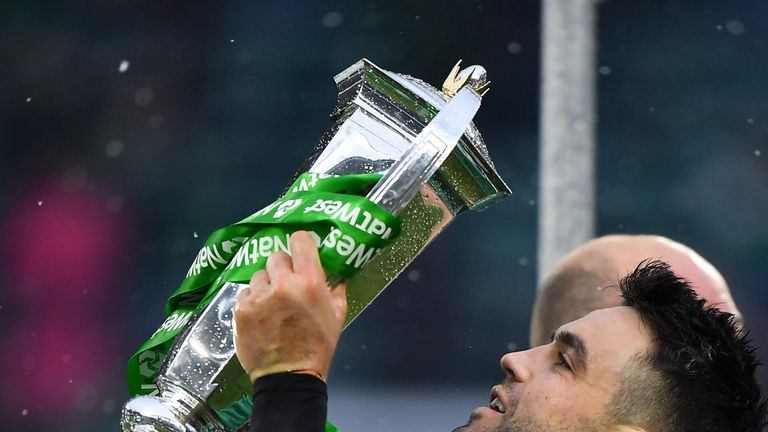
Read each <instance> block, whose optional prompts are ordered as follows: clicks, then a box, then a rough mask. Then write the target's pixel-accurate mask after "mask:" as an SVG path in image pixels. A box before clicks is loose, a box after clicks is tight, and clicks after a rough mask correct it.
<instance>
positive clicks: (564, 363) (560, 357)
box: [555, 352, 573, 371]
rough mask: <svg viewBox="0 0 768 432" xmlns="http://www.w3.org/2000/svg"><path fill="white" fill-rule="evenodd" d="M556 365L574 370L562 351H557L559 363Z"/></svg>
mask: <svg viewBox="0 0 768 432" xmlns="http://www.w3.org/2000/svg"><path fill="white" fill-rule="evenodd" d="M555 365H556V366H561V367H564V368H566V369H568V370H570V371H572V370H573V369H571V365H569V364H568V362H567V361H566V360H565V356H564V355H563V353H561V352H559V353H557V363H555Z"/></svg>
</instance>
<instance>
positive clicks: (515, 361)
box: [500, 350, 533, 383]
mask: <svg viewBox="0 0 768 432" xmlns="http://www.w3.org/2000/svg"><path fill="white" fill-rule="evenodd" d="M531 351H533V350H528V351H517V352H511V353H507V354H504V356H502V357H501V361H500V363H501V369H502V370H503V371H504V373H506V374H507V376H508V377H510V378H511V379H512V381H514V382H519V383H522V382H526V381H528V380H529V379H530V378H531V376H532V373H533V371H532V369H531V367H530V366H531V364H532V363H531V361H532V356H531V354H532V353H531Z"/></svg>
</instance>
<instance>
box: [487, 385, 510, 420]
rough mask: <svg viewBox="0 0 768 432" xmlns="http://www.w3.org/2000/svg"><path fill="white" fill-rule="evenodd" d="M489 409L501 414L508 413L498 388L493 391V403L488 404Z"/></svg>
mask: <svg viewBox="0 0 768 432" xmlns="http://www.w3.org/2000/svg"><path fill="white" fill-rule="evenodd" d="M488 407H489V408H490V409H492V410H494V411H496V412H499V413H501V414H504V413H505V412H506V408H505V407H504V403H503V402H502V400H501V398H500V397H499V392H498V386H496V387H494V388H492V389H491V402H490V403H489V404H488Z"/></svg>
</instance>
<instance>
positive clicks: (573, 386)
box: [457, 261, 766, 432]
mask: <svg viewBox="0 0 768 432" xmlns="http://www.w3.org/2000/svg"><path fill="white" fill-rule="evenodd" d="M619 289H620V292H621V297H622V299H623V304H622V305H620V306H615V307H611V308H605V309H600V310H595V311H593V312H590V313H588V314H587V315H586V316H584V317H582V318H580V319H578V320H576V321H573V322H571V323H567V324H564V325H563V326H561V327H559V328H558V329H557V330H556V331H555V332H554V334H553V337H552V342H550V343H549V344H547V345H542V346H538V347H535V348H532V349H530V350H528V351H524V352H518V353H509V354H507V355H505V356H504V357H502V359H501V366H502V368H503V369H504V371H505V372H506V374H507V378H506V379H505V380H504V382H503V383H501V384H499V385H498V386H496V387H494V389H493V390H492V392H491V403H490V406H489V407H484V408H478V409H477V410H475V412H474V413H473V414H472V417H471V419H470V422H469V424H467V425H466V426H463V427H461V428H459V429H457V431H462V432H477V431H486V432H491V431H493V432H513V431H515V432H535V431H547V432H557V431H621V430H625V431H641V430H644V431H649V432H650V431H656V432H659V431H676V432H677V431H681V432H686V431H713V432H719V431H744V432H758V431H760V430H761V427H762V425H763V423H764V421H765V417H766V403H765V401H764V399H763V397H762V396H761V393H760V389H759V387H758V385H757V382H756V378H755V373H754V372H755V368H756V366H757V360H756V358H755V356H754V348H752V347H751V346H750V345H749V344H748V342H747V341H746V340H745V338H744V336H743V334H742V332H741V330H739V328H737V327H736V326H735V325H734V322H733V316H732V315H731V314H728V313H725V312H722V311H720V310H718V309H715V308H711V307H705V306H704V301H703V300H700V299H698V298H697V297H696V294H695V292H694V291H693V290H692V289H691V288H690V286H689V285H688V284H687V283H686V281H684V280H682V279H679V278H678V277H677V276H675V274H674V273H672V272H671V271H670V270H669V267H668V266H667V265H666V264H664V263H661V262H659V261H653V262H650V263H643V264H642V265H641V266H639V267H638V268H637V269H635V271H633V272H632V273H631V274H629V275H628V276H627V277H625V278H624V279H622V280H621V282H620V283H619Z"/></svg>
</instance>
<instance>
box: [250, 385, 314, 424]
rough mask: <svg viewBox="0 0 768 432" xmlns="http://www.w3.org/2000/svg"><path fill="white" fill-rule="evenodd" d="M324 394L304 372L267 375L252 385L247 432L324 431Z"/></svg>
mask: <svg viewBox="0 0 768 432" xmlns="http://www.w3.org/2000/svg"><path fill="white" fill-rule="evenodd" d="M327 410H328V394H327V388H326V385H325V382H323V380H321V379H319V378H317V377H314V376H312V375H308V374H291V373H279V374H273V375H267V376H264V377H261V378H259V379H257V380H256V382H255V383H254V384H253V414H252V417H251V428H250V430H249V431H250V432H324V431H325V418H326V415H327Z"/></svg>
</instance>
